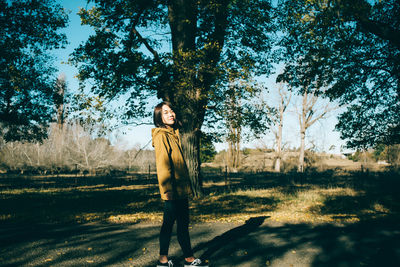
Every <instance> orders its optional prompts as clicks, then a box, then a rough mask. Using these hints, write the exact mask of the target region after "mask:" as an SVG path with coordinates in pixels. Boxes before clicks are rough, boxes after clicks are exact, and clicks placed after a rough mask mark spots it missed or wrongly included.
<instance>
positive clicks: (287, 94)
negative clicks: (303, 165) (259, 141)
mask: <svg viewBox="0 0 400 267" xmlns="http://www.w3.org/2000/svg"><path fill="white" fill-rule="evenodd" d="M278 94H279V102H278V108H277V110H278V114H277V116H276V117H273V119H272V120H273V124H274V125H275V126H276V128H275V129H272V132H273V133H274V135H275V142H276V150H275V151H276V158H275V171H276V172H280V171H281V160H282V129H283V117H284V113H285V111H286V109H287V107H288V106H289V103H290V100H291V98H292V92H291V91H289V90H287V88H286V87H285V85H284V84H283V83H282V82H280V83H279V84H278Z"/></svg>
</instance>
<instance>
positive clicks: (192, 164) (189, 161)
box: [181, 131, 203, 197]
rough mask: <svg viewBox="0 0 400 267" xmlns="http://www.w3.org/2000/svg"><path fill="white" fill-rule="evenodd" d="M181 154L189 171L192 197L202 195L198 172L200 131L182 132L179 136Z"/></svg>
mask: <svg viewBox="0 0 400 267" xmlns="http://www.w3.org/2000/svg"><path fill="white" fill-rule="evenodd" d="M181 139H182V148H183V154H184V157H185V161H186V165H187V167H188V170H189V175H190V178H191V179H190V182H191V187H192V190H193V195H194V197H200V196H202V195H203V190H202V179H201V177H202V176H201V172H200V163H201V162H200V131H190V132H183V133H182V135H181Z"/></svg>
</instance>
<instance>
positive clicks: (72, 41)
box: [55, 0, 344, 153]
mask: <svg viewBox="0 0 400 267" xmlns="http://www.w3.org/2000/svg"><path fill="white" fill-rule="evenodd" d="M59 3H60V4H61V5H63V6H64V8H65V9H67V10H69V11H70V13H69V18H70V22H69V26H68V28H66V29H65V30H64V32H65V33H66V35H67V38H68V42H69V44H68V45H67V47H66V48H65V49H60V50H58V51H55V54H56V56H57V67H58V69H59V73H64V74H65V75H66V80H67V82H68V88H69V90H70V91H72V92H73V91H76V90H77V89H78V81H77V79H76V78H75V77H74V76H75V75H76V74H77V69H76V68H75V67H73V66H70V65H68V64H66V63H65V62H67V61H68V56H69V54H71V53H72V52H73V51H74V49H75V48H76V47H78V46H79V44H81V43H82V42H84V41H85V40H86V39H87V38H88V36H89V35H90V34H91V33H92V30H91V29H90V27H88V26H82V25H81V23H80V18H79V16H78V15H77V12H78V11H79V8H81V7H83V8H85V7H87V3H86V1H83V0H65V1H62V0H60V1H59ZM276 72H279V70H276ZM274 80H275V76H274V75H272V76H271V77H268V78H265V79H263V80H262V81H263V82H264V83H265V85H266V86H267V87H268V88H269V93H267V94H265V95H264V97H265V100H266V101H267V102H268V103H269V104H270V105H275V104H276V91H275V89H276V84H275V83H274ZM294 103H295V101H292V105H291V107H290V108H289V110H288V112H287V113H286V115H285V121H284V133H283V141H284V143H286V146H287V147H291V148H293V147H298V146H299V144H300V137H299V123H298V119H297V115H296V112H295V106H294V105H293V104H294ZM338 112H339V111H336V112H334V113H332V114H331V115H330V116H329V117H328V118H327V119H324V120H321V121H319V122H317V123H315V124H314V125H313V126H312V127H310V129H309V131H308V134H307V139H306V144H307V142H308V143H311V142H312V143H314V144H316V146H317V148H318V149H319V150H325V151H328V150H329V148H330V147H331V146H332V145H334V146H335V149H334V150H331V151H330V152H332V153H339V152H340V147H341V146H342V145H343V144H344V141H342V140H340V138H339V133H337V132H335V131H334V126H335V124H336V122H337V120H336V115H337V114H338ZM151 128H152V126H149V125H145V126H137V127H123V128H120V129H118V130H117V131H115V132H113V133H112V135H111V136H110V140H111V141H112V142H113V143H114V144H116V145H118V146H120V147H123V148H131V147H134V146H143V145H145V144H147V143H148V142H149V141H150V140H151V134H150V132H151ZM273 144H274V141H273V135H272V134H271V133H267V134H266V135H265V136H264V137H263V138H262V139H260V140H254V141H252V142H250V143H247V144H242V147H252V148H254V147H268V148H272V147H273ZM147 148H149V149H151V145H148V146H147ZM216 148H217V150H222V149H225V148H226V145H225V144H216Z"/></svg>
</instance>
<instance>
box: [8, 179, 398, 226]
mask: <svg viewBox="0 0 400 267" xmlns="http://www.w3.org/2000/svg"><path fill="white" fill-rule="evenodd" d="M146 177H147V176H143V177H140V176H139V177H136V178H135V179H127V178H126V177H120V178H111V177H91V178H87V177H85V178H83V177H82V178H78V179H76V178H71V177H69V178H68V177H61V178H60V177H46V178H44V177H42V178H40V179H37V178H34V177H5V176H3V177H1V178H0V222H4V223H7V222H9V223H48V222H53V223H54V222H55V223H71V222H74V223H83V222H88V221H103V222H110V223H138V222H142V221H147V222H156V223H159V222H161V220H162V205H163V203H162V201H161V200H160V197H159V195H158V187H157V184H156V182H157V181H156V180H155V179H150V180H148V179H145V178H146ZM205 181H206V182H205V186H204V188H205V191H206V195H205V196H204V197H202V198H200V199H196V200H192V201H191V202H190V210H191V218H192V221H193V222H214V221H220V222H238V223H241V222H244V221H246V220H247V219H249V218H250V217H254V216H268V217H269V219H270V220H273V221H277V222H282V223H313V224H315V223H354V222H359V221H361V220H368V219H374V218H378V217H391V218H397V217H398V215H399V211H400V205H399V196H400V194H399V192H398V189H399V182H400V178H399V175H398V174H393V173H376V174H371V173H370V174H368V177H365V174H359V173H345V174H341V175H338V174H335V173H313V174H308V175H306V176H301V177H300V178H299V177H297V176H296V174H285V175H276V174H273V173H262V174H235V176H233V175H232V177H230V185H229V187H226V186H225V183H224V179H223V177H222V176H220V175H218V174H208V175H207V176H206V179H205ZM299 181H300V182H299Z"/></svg>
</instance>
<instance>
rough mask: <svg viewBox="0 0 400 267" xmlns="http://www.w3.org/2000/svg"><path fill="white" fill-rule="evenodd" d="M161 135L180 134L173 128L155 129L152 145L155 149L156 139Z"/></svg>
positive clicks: (152, 133) (152, 130)
mask: <svg viewBox="0 0 400 267" xmlns="http://www.w3.org/2000/svg"><path fill="white" fill-rule="evenodd" d="M159 134H172V135H176V134H179V130H178V129H173V128H153V129H151V138H152V141H151V145H152V146H153V147H154V138H155V137H156V136H157V135H159Z"/></svg>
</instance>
